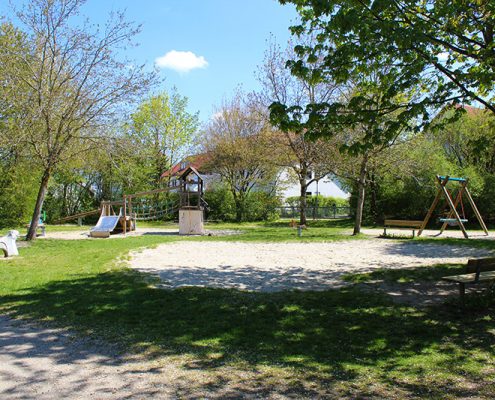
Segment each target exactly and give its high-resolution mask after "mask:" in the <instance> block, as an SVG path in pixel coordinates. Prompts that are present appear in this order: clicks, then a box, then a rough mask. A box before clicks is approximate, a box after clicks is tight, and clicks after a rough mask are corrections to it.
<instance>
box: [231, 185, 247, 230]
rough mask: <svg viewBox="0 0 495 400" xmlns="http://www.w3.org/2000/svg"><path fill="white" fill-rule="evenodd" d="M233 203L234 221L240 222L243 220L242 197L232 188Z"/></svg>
mask: <svg viewBox="0 0 495 400" xmlns="http://www.w3.org/2000/svg"><path fill="white" fill-rule="evenodd" d="M232 195H233V197H234V204H235V222H242V221H243V220H244V199H243V196H241V195H240V194H239V193H237V192H236V191H234V190H232Z"/></svg>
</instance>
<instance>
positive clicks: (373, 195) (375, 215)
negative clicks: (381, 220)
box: [369, 171, 378, 224]
mask: <svg viewBox="0 0 495 400" xmlns="http://www.w3.org/2000/svg"><path fill="white" fill-rule="evenodd" d="M375 179H376V176H375V172H374V171H372V172H371V174H370V179H369V184H370V194H371V197H370V209H371V215H372V217H373V222H374V223H375V224H377V223H378V206H377V201H376V195H377V191H378V188H377V186H376V182H375Z"/></svg>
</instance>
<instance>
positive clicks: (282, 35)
mask: <svg viewBox="0 0 495 400" xmlns="http://www.w3.org/2000/svg"><path fill="white" fill-rule="evenodd" d="M1 3H3V5H2V4H1ZM5 3H6V2H5ZM5 3H4V2H3V1H0V15H2V14H3V15H5V13H8V11H7V10H8V9H7V7H6V4H5ZM22 3H23V1H20V0H14V4H16V5H20V4H22ZM112 10H125V12H126V17H127V19H128V20H130V21H134V22H136V23H138V24H141V25H142V32H141V33H140V34H139V35H138V36H137V38H136V39H137V42H138V43H139V46H138V47H136V48H131V49H130V50H129V54H128V56H129V57H130V58H131V59H134V60H135V61H137V63H138V64H141V63H146V64H147V65H149V66H150V67H151V66H153V65H154V64H155V60H156V59H157V58H160V57H163V56H165V55H166V54H167V53H169V52H171V51H174V50H175V51H176V53H170V54H169V56H168V57H167V58H166V59H165V60H164V61H163V60H162V63H163V64H164V65H169V66H170V65H171V66H172V67H174V66H175V68H177V67H181V66H182V68H183V69H184V68H185V67H187V66H188V65H189V66H190V65H196V66H197V68H195V69H191V70H189V71H188V72H178V71H177V70H174V69H171V68H170V67H165V66H163V67H162V68H161V69H160V74H161V76H162V77H164V78H165V83H164V85H163V86H162V89H169V88H171V87H172V86H176V87H177V89H178V91H179V93H180V94H182V95H184V96H187V97H188V98H189V109H190V111H200V118H201V120H202V121H206V120H207V119H208V118H210V116H211V114H212V113H213V111H214V106H218V105H220V104H221V102H222V100H223V99H224V98H227V97H229V96H230V95H232V93H233V92H234V89H235V88H236V87H237V86H239V85H242V87H243V89H244V90H245V91H250V90H254V89H257V88H258V84H257V82H256V79H255V76H254V73H255V71H256V68H257V65H259V64H260V63H261V62H262V60H263V53H264V51H265V49H266V40H267V39H268V38H269V36H270V34H274V35H275V37H276V39H277V41H278V42H279V43H281V44H284V43H286V41H287V39H288V38H289V36H290V33H289V30H288V28H289V26H290V25H291V24H293V23H294V22H295V21H296V18H297V14H296V12H295V10H294V8H293V7H292V6H282V5H280V4H279V3H278V1H276V0H87V3H86V4H85V5H84V6H83V8H82V14H83V15H85V16H87V17H88V18H89V20H90V21H91V22H94V23H102V22H104V21H105V20H106V19H107V17H108V15H109V13H110V12H111V11H112ZM177 52H179V53H177ZM181 52H190V53H193V54H183V53H181ZM201 57H202V58H201ZM177 64H178V65H177Z"/></svg>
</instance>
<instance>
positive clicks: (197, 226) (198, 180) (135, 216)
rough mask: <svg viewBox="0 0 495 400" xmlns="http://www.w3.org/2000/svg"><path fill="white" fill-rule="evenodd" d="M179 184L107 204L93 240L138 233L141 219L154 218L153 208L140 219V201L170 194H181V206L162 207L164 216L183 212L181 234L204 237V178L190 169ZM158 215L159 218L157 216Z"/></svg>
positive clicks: (73, 217) (104, 204)
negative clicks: (149, 197)
mask: <svg viewBox="0 0 495 400" xmlns="http://www.w3.org/2000/svg"><path fill="white" fill-rule="evenodd" d="M178 182H179V185H178V186H172V187H167V188H162V189H155V190H149V191H145V192H138V193H133V194H126V195H124V197H123V199H122V200H117V201H103V202H102V203H101V207H100V209H99V210H98V212H100V218H99V219H98V223H97V224H96V226H95V227H94V228H92V229H91V231H90V235H91V237H98V238H103V237H109V236H110V234H111V233H113V232H123V233H124V235H125V234H126V233H127V232H131V231H133V230H135V229H136V221H137V220H149V219H153V217H152V213H150V212H149V211H150V210H149V209H148V214H147V215H146V214H145V213H142V214H141V217H139V215H140V214H139V213H137V212H136V210H135V208H136V207H135V205H136V203H137V202H136V199H138V198H142V197H146V196H152V195H158V194H160V193H167V192H177V193H178V195H179V204H177V205H175V204H171V205H167V206H166V207H162V208H161V211H162V215H164V214H163V211H164V210H165V211H166V212H167V213H175V212H177V211H178V212H179V234H181V235H201V234H204V218H203V213H204V206H206V202H205V201H204V199H203V192H204V183H203V178H202V177H201V175H200V174H199V172H198V171H197V170H196V169H194V168H193V167H188V168H186V169H185V170H184V172H183V173H182V174H181V175H180V177H179V178H178ZM138 204H139V203H138ZM114 206H116V207H118V209H119V212H118V213H116V212H115V210H114V208H113V207H114ZM92 214H95V210H93V211H88V212H86V213H80V214H76V215H73V216H70V217H66V218H64V219H63V220H70V219H76V218H82V217H83V216H87V215H92ZM154 216H155V217H156V213H155V215H154Z"/></svg>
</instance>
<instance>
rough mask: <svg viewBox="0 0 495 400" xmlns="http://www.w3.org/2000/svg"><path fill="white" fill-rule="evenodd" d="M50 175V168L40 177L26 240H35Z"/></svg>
mask: <svg viewBox="0 0 495 400" xmlns="http://www.w3.org/2000/svg"><path fill="white" fill-rule="evenodd" d="M50 175H51V173H50V168H47V169H45V171H44V172H43V176H42V177H41V182H40V188H39V190H38V196H37V197H36V204H35V206H34V212H33V217H32V218H31V225H30V227H29V231H28V234H27V236H26V240H33V239H35V238H36V229H37V228H38V222H39V218H40V214H41V209H42V208H43V202H44V201H45V195H46V189H47V188H48V181H49V180H50Z"/></svg>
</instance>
